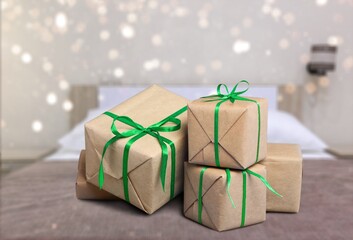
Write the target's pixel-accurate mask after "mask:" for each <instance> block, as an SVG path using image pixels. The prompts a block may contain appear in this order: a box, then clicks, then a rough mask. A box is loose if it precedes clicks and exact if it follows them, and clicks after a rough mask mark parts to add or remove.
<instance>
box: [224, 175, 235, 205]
mask: <svg viewBox="0 0 353 240" xmlns="http://www.w3.org/2000/svg"><path fill="white" fill-rule="evenodd" d="M226 173H227V194H228V198H229V201H230V202H231V204H232V207H233V208H235V204H234V201H233V198H232V196H231V195H230V192H229V189H230V183H231V181H232V176H231V174H230V170H229V169H228V168H227V169H226Z"/></svg>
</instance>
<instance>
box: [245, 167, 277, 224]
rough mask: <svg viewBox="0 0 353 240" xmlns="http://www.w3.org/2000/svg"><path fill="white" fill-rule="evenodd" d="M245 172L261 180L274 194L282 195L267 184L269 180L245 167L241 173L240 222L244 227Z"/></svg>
mask: <svg viewBox="0 0 353 240" xmlns="http://www.w3.org/2000/svg"><path fill="white" fill-rule="evenodd" d="M247 174H249V175H253V176H255V177H257V178H258V179H260V180H261V182H263V183H264V184H265V186H266V187H267V188H268V189H269V190H270V191H271V192H273V193H274V194H276V195H277V196H279V197H282V195H281V194H279V193H278V192H276V190H274V189H273V187H272V186H271V185H270V184H269V182H267V180H266V179H265V178H264V177H263V176H261V175H260V174H258V173H256V172H253V171H251V170H249V169H245V170H243V171H242V175H243V197H242V208H241V223H240V227H244V226H245V219H246V188H247V184H246V178H247V176H246V175H247Z"/></svg>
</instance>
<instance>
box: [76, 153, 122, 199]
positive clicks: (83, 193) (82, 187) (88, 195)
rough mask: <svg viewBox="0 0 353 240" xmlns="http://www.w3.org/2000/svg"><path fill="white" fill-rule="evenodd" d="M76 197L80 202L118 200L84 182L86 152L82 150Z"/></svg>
mask: <svg viewBox="0 0 353 240" xmlns="http://www.w3.org/2000/svg"><path fill="white" fill-rule="evenodd" d="M76 197H77V198H78V199H81V200H117V199H118V198H117V197H116V196H114V195H112V194H110V193H108V192H106V191H104V190H100V189H99V188H98V187H96V186H94V185H92V184H90V183H88V182H87V180H86V152H85V150H82V151H81V153H80V159H79V161H78V171H77V178H76Z"/></svg>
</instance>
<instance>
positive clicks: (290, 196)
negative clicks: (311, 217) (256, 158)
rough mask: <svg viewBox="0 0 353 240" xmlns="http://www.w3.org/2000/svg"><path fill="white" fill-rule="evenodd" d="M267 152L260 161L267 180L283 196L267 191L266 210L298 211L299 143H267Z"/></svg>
mask: <svg viewBox="0 0 353 240" xmlns="http://www.w3.org/2000/svg"><path fill="white" fill-rule="evenodd" d="M267 148H268V153H267V157H266V158H265V160H264V161H262V162H261V164H263V165H264V166H266V169H267V181H268V182H269V183H270V184H271V186H272V187H273V188H274V189H276V191H277V192H278V193H280V194H281V195H282V196H283V197H282V198H279V197H277V196H275V195H274V194H271V192H270V191H269V190H268V191H267V207H266V209H267V211H269V212H292V213H297V212H299V206H300V192H301V185H302V155H301V150H300V146H299V145H294V144H268V147H267Z"/></svg>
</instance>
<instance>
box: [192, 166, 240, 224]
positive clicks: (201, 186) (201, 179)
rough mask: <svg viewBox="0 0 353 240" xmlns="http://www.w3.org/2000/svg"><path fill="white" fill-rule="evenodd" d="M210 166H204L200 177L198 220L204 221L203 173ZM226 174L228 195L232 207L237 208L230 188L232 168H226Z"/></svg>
mask: <svg viewBox="0 0 353 240" xmlns="http://www.w3.org/2000/svg"><path fill="white" fill-rule="evenodd" d="M207 168H208V167H203V168H202V169H201V172H200V179H199V192H198V200H197V201H198V222H199V223H202V206H203V204H202V188H203V175H204V174H205V171H206V169H207ZM226 174H227V190H226V191H227V195H228V198H229V201H230V202H231V204H232V207H233V208H235V204H234V201H233V198H232V196H231V195H230V192H229V188H230V183H231V181H232V176H231V174H230V170H229V169H226Z"/></svg>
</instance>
